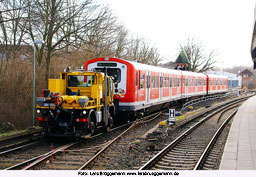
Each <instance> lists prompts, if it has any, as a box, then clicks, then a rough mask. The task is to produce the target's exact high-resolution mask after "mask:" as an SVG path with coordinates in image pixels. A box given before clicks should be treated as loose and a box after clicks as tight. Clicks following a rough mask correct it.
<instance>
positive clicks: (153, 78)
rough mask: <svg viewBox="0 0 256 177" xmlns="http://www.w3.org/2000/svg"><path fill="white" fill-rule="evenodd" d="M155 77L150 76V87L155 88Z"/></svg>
mask: <svg viewBox="0 0 256 177" xmlns="http://www.w3.org/2000/svg"><path fill="white" fill-rule="evenodd" d="M155 77H156V76H152V80H151V81H152V83H151V84H152V88H155V87H156V83H155Z"/></svg>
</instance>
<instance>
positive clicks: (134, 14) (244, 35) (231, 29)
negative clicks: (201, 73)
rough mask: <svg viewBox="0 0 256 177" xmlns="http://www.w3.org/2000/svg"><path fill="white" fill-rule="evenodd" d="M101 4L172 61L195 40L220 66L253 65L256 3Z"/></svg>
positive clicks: (125, 0)
mask: <svg viewBox="0 0 256 177" xmlns="http://www.w3.org/2000/svg"><path fill="white" fill-rule="evenodd" d="M98 2H102V3H105V4H108V5H109V7H110V8H111V9H112V10H113V12H114V14H115V15H116V16H118V17H119V20H120V22H121V23H123V24H124V25H125V26H126V28H128V29H129V31H130V33H132V34H133V35H138V36H139V37H143V38H145V39H146V40H149V41H150V42H151V44H152V45H154V46H155V47H157V48H158V49H159V51H160V53H161V55H162V56H164V58H165V59H169V61H170V60H175V58H176V57H177V54H178V51H179V46H180V44H184V43H185V42H186V39H188V38H191V39H192V38H193V39H195V40H196V41H198V42H201V44H202V45H203V46H204V48H205V49H206V50H208V51H210V50H212V49H214V50H216V54H217V56H216V57H215V59H216V60H217V66H218V67H232V66H238V65H243V66H252V60H251V57H250V44H251V38H252V30H253V19H254V8H255V2H256V0H98ZM165 61H168V60H165ZM165 61H164V62H165Z"/></svg>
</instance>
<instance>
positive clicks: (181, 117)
mask: <svg viewBox="0 0 256 177" xmlns="http://www.w3.org/2000/svg"><path fill="white" fill-rule="evenodd" d="M175 119H176V120H183V119H185V116H183V115H182V116H177V117H175Z"/></svg>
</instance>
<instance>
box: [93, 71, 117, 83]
mask: <svg viewBox="0 0 256 177" xmlns="http://www.w3.org/2000/svg"><path fill="white" fill-rule="evenodd" d="M95 70H96V71H99V72H103V73H104V72H105V68H95ZM107 74H108V75H109V76H112V77H113V78H114V79H113V81H114V82H117V83H120V82H121V69H119V68H107Z"/></svg>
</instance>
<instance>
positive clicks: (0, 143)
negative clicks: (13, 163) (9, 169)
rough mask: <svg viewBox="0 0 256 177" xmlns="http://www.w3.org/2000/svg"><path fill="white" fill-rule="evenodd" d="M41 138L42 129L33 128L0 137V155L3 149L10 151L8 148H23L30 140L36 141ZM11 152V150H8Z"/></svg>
mask: <svg viewBox="0 0 256 177" xmlns="http://www.w3.org/2000/svg"><path fill="white" fill-rule="evenodd" d="M41 138H42V130H41V129H35V130H31V131H27V132H23V133H19V134H15V135H12V136H7V137H2V138H0V155H2V154H4V153H3V152H4V151H8V150H9V151H10V149H13V150H14V149H15V148H16V149H19V147H22V148H25V147H26V145H28V146H29V144H31V143H32V142H35V141H38V140H40V139H41ZM10 152H11V151H10Z"/></svg>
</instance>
